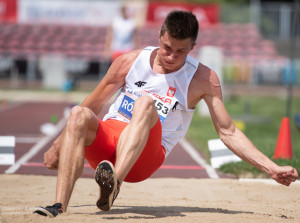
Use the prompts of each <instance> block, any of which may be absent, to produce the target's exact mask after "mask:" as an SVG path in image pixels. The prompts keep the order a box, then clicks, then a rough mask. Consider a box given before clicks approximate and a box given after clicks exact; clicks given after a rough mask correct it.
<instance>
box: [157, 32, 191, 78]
mask: <svg viewBox="0 0 300 223" xmlns="http://www.w3.org/2000/svg"><path fill="white" fill-rule="evenodd" d="M159 40H160V48H159V51H158V56H159V60H160V63H161V66H162V67H163V68H164V69H165V70H168V71H169V72H173V71H176V70H179V69H180V68H181V67H182V66H183V65H184V63H185V59H186V57H187V55H188V53H189V52H190V51H191V50H192V49H193V47H194V44H193V43H192V39H191V38H187V39H183V40H179V39H174V38H172V37H170V36H169V34H168V32H165V34H164V35H163V36H161V37H160V39H159Z"/></svg>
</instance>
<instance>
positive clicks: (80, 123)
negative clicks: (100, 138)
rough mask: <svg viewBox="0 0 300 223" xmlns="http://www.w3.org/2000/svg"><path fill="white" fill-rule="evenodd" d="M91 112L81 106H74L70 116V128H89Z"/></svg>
mask: <svg viewBox="0 0 300 223" xmlns="http://www.w3.org/2000/svg"><path fill="white" fill-rule="evenodd" d="M90 113H91V112H90V110H89V109H88V108H85V107H81V106H74V107H73V108H72V109H71V112H70V116H69V119H68V123H67V124H68V125H69V127H71V128H73V129H78V130H80V129H82V128H84V127H86V126H87V124H88V121H89V120H90V118H91V114H90Z"/></svg>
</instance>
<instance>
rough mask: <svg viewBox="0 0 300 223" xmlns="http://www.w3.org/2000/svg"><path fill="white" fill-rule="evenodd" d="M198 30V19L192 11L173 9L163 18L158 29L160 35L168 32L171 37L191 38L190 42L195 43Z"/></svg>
mask: <svg viewBox="0 0 300 223" xmlns="http://www.w3.org/2000/svg"><path fill="white" fill-rule="evenodd" d="M198 30H199V25H198V21H197V18H196V16H195V15H194V14H193V13H192V12H186V11H179V10H174V11H172V12H170V13H169V14H168V16H167V18H166V19H165V21H164V23H163V25H162V27H161V30H160V37H161V36H163V35H164V34H165V33H166V32H168V34H169V36H170V37H172V38H175V39H179V40H182V39H187V38H191V40H192V44H195V42H196V40H197V36H198Z"/></svg>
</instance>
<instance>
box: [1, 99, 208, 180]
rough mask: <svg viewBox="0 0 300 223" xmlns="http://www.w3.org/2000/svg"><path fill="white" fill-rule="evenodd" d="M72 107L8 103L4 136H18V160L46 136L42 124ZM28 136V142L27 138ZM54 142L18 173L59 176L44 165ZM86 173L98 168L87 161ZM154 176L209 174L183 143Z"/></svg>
mask: <svg viewBox="0 0 300 223" xmlns="http://www.w3.org/2000/svg"><path fill="white" fill-rule="evenodd" d="M70 106H71V104H70V103H66V102H51V103H47V102H26V103H21V104H14V105H7V106H6V107H2V108H1V109H0V136H9V135H12V136H15V137H16V146H15V158H16V162H17V161H18V160H19V159H20V158H22V157H23V156H24V154H26V153H27V152H28V151H29V150H30V149H31V148H32V147H33V146H35V145H36V144H37V143H38V142H39V141H40V140H41V139H43V137H45V136H43V135H42V133H41V132H40V126H41V125H42V124H44V123H49V122H50V120H51V116H53V115H55V116H57V117H58V118H59V119H61V118H62V117H63V112H64V109H65V108H68V107H70ZM101 116H102V115H101V114H100V117H101ZM26 139H27V142H25V141H24V140H26ZM52 142H53V140H51V141H50V142H49V143H48V144H47V145H45V146H43V147H42V148H41V150H39V152H38V153H37V154H36V155H34V156H33V157H32V158H30V159H29V160H28V161H27V162H25V163H23V164H22V165H21V166H20V168H18V169H17V170H16V171H14V173H17V174H40V175H56V174H57V171H53V170H48V169H47V168H46V167H45V166H44V165H43V154H44V153H45V152H46V151H47V149H48V148H49V147H50V146H51V144H52ZM9 168H10V166H8V165H0V173H4V172H5V171H6V170H7V169H9ZM82 175H83V177H93V175H94V170H93V169H92V168H91V167H89V165H88V164H87V163H85V168H84V171H83V174H82ZM152 177H179V178H208V175H207V173H206V171H205V169H204V168H203V167H202V166H199V165H198V164H197V163H196V162H195V161H194V160H193V159H192V158H191V157H190V156H189V155H188V154H187V153H186V152H185V150H184V149H183V148H182V147H181V146H180V145H177V146H176V147H175V148H174V150H173V151H172V153H171V154H170V155H169V156H168V158H167V159H166V161H165V163H164V164H163V166H162V167H161V168H160V169H159V170H158V171H157V172H156V173H154V174H153V176H152Z"/></svg>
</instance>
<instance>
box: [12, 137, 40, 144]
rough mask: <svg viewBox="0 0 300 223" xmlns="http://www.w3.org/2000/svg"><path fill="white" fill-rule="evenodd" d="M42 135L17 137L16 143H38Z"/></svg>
mask: <svg viewBox="0 0 300 223" xmlns="http://www.w3.org/2000/svg"><path fill="white" fill-rule="evenodd" d="M40 139H41V137H18V136H17V137H16V143H29V144H31V143H37V142H38V141H40Z"/></svg>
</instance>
